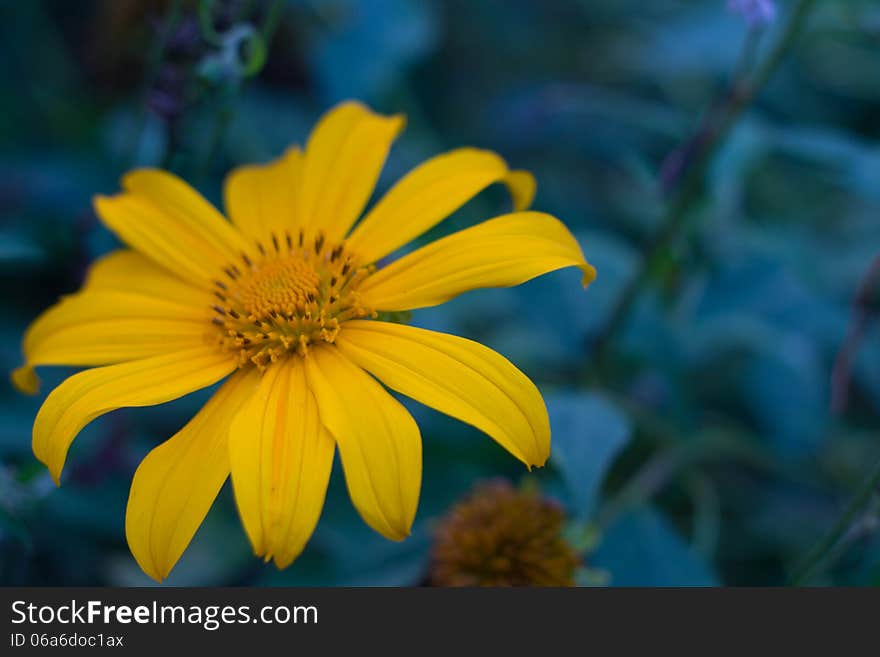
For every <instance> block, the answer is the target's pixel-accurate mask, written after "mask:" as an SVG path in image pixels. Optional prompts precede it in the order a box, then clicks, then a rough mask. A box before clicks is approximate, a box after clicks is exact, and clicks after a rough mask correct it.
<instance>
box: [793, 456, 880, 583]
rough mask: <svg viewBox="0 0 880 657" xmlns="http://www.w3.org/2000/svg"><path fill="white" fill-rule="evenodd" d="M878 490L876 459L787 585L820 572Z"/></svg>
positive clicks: (879, 464)
mask: <svg viewBox="0 0 880 657" xmlns="http://www.w3.org/2000/svg"><path fill="white" fill-rule="evenodd" d="M878 490H880V461H877V464H876V465H875V466H874V468H873V469H872V470H871V472H870V473H869V474H868V476H867V477H866V478H865V481H864V482H863V483H862V485H861V487H860V488H859V490H858V491H857V492H856V494H855V496H854V497H853V498H852V500H850V502H849V504H848V505H847V506H846V508H845V509H844V510H843V513H841V515H840V517H839V518H838V519H837V522H836V523H834V526H833V527H832V528H831V529H830V530H829V532H828V533H827V534H826V535H825V536H824V537H823V538H822V539H821V540H820V541H819V542H818V543H817V544H816V545H815V546H814V547H813V549H812V550H810V552H809V553H808V554H807V556H806V557H804V559H803V561H802V562H801V565H800V566H799V567H798V568H797V569H796V570H795V572H794V574H793V575H792V576H791V577H790V578H789V580H788V584H789V586H804V585H806V584H808V583H809V582H810V580H812V579H813V577H814V576H815V575H816V574H818V573H819V572H820V569H821V567H822V566H823V565H824V564H825V563H826V561H827V557H828V555H829V553H830V552H831V551H832V550H833V549H834V547H835V546H836V545H837V544H838V543H839V542H840V540H841V539H842V538H843V536H844V535H845V534H846V533H847V532H848V531H849V529H850V527H852V525H853V523H854V522H855V521H856V519H857V518H858V516H859V515H860V514H861V513H862V512H863V510H864V509H865V507H866V506H867V505H868V503H869V502H870V501H871V498H872V497H873V496H874V495H875V494H876V493H877V492H878Z"/></svg>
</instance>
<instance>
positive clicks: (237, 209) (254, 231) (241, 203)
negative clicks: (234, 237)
mask: <svg viewBox="0 0 880 657" xmlns="http://www.w3.org/2000/svg"><path fill="white" fill-rule="evenodd" d="M301 171H302V152H301V151H300V150H299V148H297V147H293V148H289V149H288V150H287V152H286V153H285V154H284V155H283V156H282V157H279V158H278V159H277V160H274V161H272V162H269V163H268V164H263V165H250V166H243V167H239V168H238V169H235V170H234V171H233V172H232V173H231V174H229V176H228V177H227V178H226V184H225V185H224V189H223V196H224V204H225V206H226V212H227V214H228V215H229V218H230V219H232V222H233V223H234V224H235V225H236V226H238V228H239V230H241V232H242V233H244V234H245V235H247V236H248V237H250V238H251V239H252V240H259V241H261V242H263V243H267V242H269V241H271V236H272V234H273V233H274V234H275V235H276V236H278V237H281V236H283V235H284V234H285V232H286V231H293V230H294V229H295V228H298V227H299V224H298V223H297V221H296V198H297V196H298V190H299V180H300V173H301Z"/></svg>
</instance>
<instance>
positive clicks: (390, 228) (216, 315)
mask: <svg viewBox="0 0 880 657" xmlns="http://www.w3.org/2000/svg"><path fill="white" fill-rule="evenodd" d="M403 125H404V120H403V118H402V117H401V116H390V117H389V116H380V115H377V114H374V113H373V112H371V111H370V110H369V109H367V108H366V107H364V106H363V105H361V104H359V103H355V102H348V103H344V104H342V105H340V106H338V107H336V108H335V109H333V110H331V111H330V112H328V113H327V114H326V115H325V116H324V117H323V118H322V119H321V120H320V122H319V123H318V125H317V126H316V127H315V129H314V131H313V132H312V134H311V136H310V137H309V140H308V143H307V145H306V147H305V150H304V151H300V150H299V149H298V148H295V147H294V148H291V149H290V150H288V151H287V152H286V154H285V155H284V156H283V157H281V158H279V159H278V160H276V161H274V162H272V163H270V164H267V165H264V166H245V167H241V168H239V169H237V170H235V171H233V172H232V174H231V175H230V176H229V177H228V178H227V180H226V184H225V189H224V197H225V206H226V211H227V213H228V215H229V218H230V219H231V223H230V222H228V221H227V220H226V219H225V218H224V217H223V216H222V215H221V214H220V213H219V212H218V211H217V210H216V209H215V208H214V207H213V206H211V205H210V204H209V203H208V202H207V201H206V200H205V199H203V198H202V197H201V196H200V195H199V194H198V193H197V192H196V191H194V190H193V189H192V188H191V187H189V186H188V185H187V184H186V183H184V182H183V181H182V180H180V179H179V178H177V177H175V176H173V175H171V174H169V173H165V172H163V171H157V170H148V169H143V170H137V171H134V172H131V173H129V174H128V175H126V176H125V177H124V178H123V180H122V187H123V189H124V191H123V192H122V193H120V194H118V195H116V196H112V197H103V196H101V197H97V198H96V199H95V209H96V211H97V213H98V216H99V217H100V218H101V219H102V221H103V222H104V224H105V225H106V226H107V227H108V228H110V230H112V231H113V232H114V233H115V234H116V235H117V236H118V237H119V238H120V239H121V240H122V241H123V242H125V243H126V244H127V245H128V246H129V247H130V249H123V250H120V251H116V252H114V253H111V254H109V255H107V256H105V257H103V258H102V259H100V260H99V261H97V262H96V263H95V264H94V265H93V266H92V268H91V270H90V272H89V274H88V277H87V279H86V282H85V284H84V286H83V289H82V290H81V291H80V292H78V293H76V294H73V295H71V296H69V297H66V298H64V299H62V300H61V301H60V302H59V303H58V304H57V305H55V306H53V307H52V308H50V309H48V310H47V311H46V312H45V313H43V314H42V315H41V316H40V317H39V318H38V319H37V320H36V321H35V322H34V323H33V324H32V325H31V327H30V328H29V329H28V331H27V333H26V335H25V338H24V347H23V349H24V354H25V361H26V362H25V364H24V365H23V366H22V367H21V368H19V369H18V370H16V371H15V372H14V373H13V380H14V382H15V383H16V385H17V386H18V387H19V388H21V389H22V390H25V391H30V392H36V389H37V385H38V380H37V377H36V375H35V374H34V367H35V366H39V365H81V366H93V368H92V369H87V370H85V371H83V372H80V373H78V374H75V375H73V376H71V377H70V378H68V379H67V380H65V381H64V382H63V383H61V385H59V386H58V387H57V388H56V389H55V390H53V391H52V392H51V393H50V394H49V396H48V398H47V399H46V401H45V403H44V404H43V406H42V408H41V409H40V411H39V413H38V414H37V417H36V420H35V422H34V431H33V449H34V454H35V455H36V456H37V458H38V459H39V460H40V461H42V462H43V463H44V464H46V466H48V468H49V471H50V472H51V474H52V477H53V478H54V479H55V482H56V483H58V482H59V478H60V476H61V470H62V467H63V466H64V461H65V459H66V456H67V450H68V448H69V446H70V444H71V443H72V442H73V440H74V438H75V437H76V435H77V434H78V433H79V431H80V430H81V429H82V428H83V427H84V426H85V425H86V424H87V423H89V422H90V421H92V420H94V419H95V418H96V417H98V416H100V415H103V414H104V413H107V412H109V411H112V410H114V409H117V408H122V407H133V406H150V405H153V404H161V403H163V402H167V401H169V400H172V399H176V398H178V397H181V396H183V395H186V394H188V393H190V392H193V391H195V390H198V389H200V388H204V387H207V386H210V385H212V384H214V383H216V382H218V381H220V380H221V379H224V378H225V379H226V381H225V382H224V383H223V384H222V386H221V387H220V388H219V389H218V390H217V392H216V393H215V394H214V396H213V397H212V398H211V400H210V401H208V403H207V404H206V405H205V406H204V408H202V409H201V410H200V411H199V413H198V414H197V415H196V416H195V417H194V418H193V419H192V420H191V421H190V422H189V423H188V424H187V425H186V426H184V427H183V429H181V430H180V431H179V432H178V433H177V434H176V435H174V436H173V437H172V438H171V439H170V440H168V441H167V442H165V443H162V444H161V445H159V446H158V447H156V448H155V449H153V451H152V452H150V453H149V454H148V455H147V456H146V458H145V459H144V460H143V462H142V463H141V464H140V466H139V467H138V469H137V472H136V473H135V475H134V480H133V481H132V485H131V493H130V496H129V500H128V508H127V510H126V522H125V528H126V537H127V539H128V544H129V547H130V549H131V551H132V554H133V555H134V557H135V559H136V560H137V562H138V564H140V566H141V568H142V569H143V570H144V571H145V572H146V573H147V574H148V575H150V576H151V577H153V578H154V579H157V580H162V579H163V578H165V577H166V576H167V575H168V573H169V572H170V570H171V568H172V567H173V566H174V564H175V563H176V562H177V560H178V559H179V558H180V555H181V554H182V553H183V551H184V550H185V549H186V546H187V545H188V544H189V542H190V540H191V539H192V537H193V535H194V534H195V532H196V530H197V529H198V527H199V525H200V524H201V522H202V520H203V519H204V517H205V514H206V513H207V512H208V509H209V507H210V506H211V504H212V503H213V501H214V498H215V497H216V496H217V493H218V492H219V490H220V488H221V487H222V485H223V483H224V482H225V480H226V478H227V477H228V476H229V475H230V474H231V476H232V484H233V490H234V492H235V499H236V504H237V506H238V510H239V513H240V515H241V519H242V522H243V524H244V527H245V530H246V532H247V535H248V537H249V538H250V541H251V543H252V545H253V548H254V552H255V553H256V554H257V555H259V556H262V557H264V558H265V559H266V561H268V560H270V559H274V561H275V564H276V565H277V566H278V567H279V568H284V567H286V566H287V565H289V564H290V563H291V562H292V561H293V560H294V559H295V558H296V556H297V555H298V554H299V553H300V552H301V551H302V549H303V547H304V546H305V544H306V541H307V540H308V538H309V536H310V535H311V533H312V531H313V529H314V527H315V525H316V523H317V521H318V517H319V515H320V513H321V508H322V506H323V503H324V496H325V493H326V489H327V483H328V479H329V476H330V469H331V464H332V462H333V455H334V451H335V449H337V448H338V450H339V455H340V458H341V460H342V467H343V470H344V472H345V480H346V484H347V486H348V491H349V494H350V496H351V499H352V501H353V503H354V505H355V507H356V508H357V510H358V511H359V512H360V514H361V516H362V517H363V519H364V520H365V521H366V523H367V524H368V525H369V526H370V527H372V528H373V529H375V530H376V531H378V532H379V533H381V534H382V535H384V536H386V537H388V538H390V539H393V540H401V539H403V538H405V537H406V536H407V534H408V533H409V531H410V527H411V525H412V522H413V517H414V516H415V512H416V506H417V503H418V497H419V488H420V484H421V471H422V463H421V458H422V457H421V438H420V435H419V429H418V427H417V426H416V423H415V421H414V420H413V419H412V417H411V416H410V414H409V413H408V412H407V411H406V410H405V408H404V407H403V406H402V405H401V404H400V403H399V402H398V401H397V400H396V399H395V398H394V397H393V396H392V395H391V394H389V393H388V392H387V391H386V389H385V388H384V387H383V385H381V384H380V383H379V382H380V381H381V383H383V384H385V386H387V387H388V388H391V389H392V390H395V391H397V392H399V393H402V394H404V395H406V396H408V397H411V398H413V399H415V400H417V401H419V402H421V403H423V404H426V405H428V406H431V407H433V408H435V409H437V410H439V411H441V412H444V413H447V414H448V415H451V416H453V417H455V418H458V419H459V420H461V421H463V422H467V423H469V424H471V425H473V426H475V427H477V428H479V429H481V430H482V431H484V432H485V433H487V434H488V435H489V436H491V437H492V438H494V439H495V440H496V441H497V442H498V443H499V444H501V445H502V446H503V447H504V448H506V449H507V450H508V451H509V452H510V453H511V454H513V455H514V456H515V457H517V458H518V459H520V460H521V461H523V462H524V463H525V464H526V465H528V466H531V465H542V464H543V463H544V462H545V460H546V459H547V456H548V453H549V449H550V431H549V425H548V420H547V411H546V408H545V406H544V402H543V400H542V398H541V395H540V393H539V392H538V390H537V388H535V386H534V384H533V383H532V382H531V381H529V379H528V378H526V376H525V375H523V374H522V372H520V371H519V370H518V369H516V367H514V366H513V365H512V364H511V363H510V362H508V361H507V360H506V359H504V358H503V357H502V356H500V355H498V354H497V353H495V352H493V351H491V350H490V349H488V348H486V347H484V346H482V345H480V344H478V343H475V342H472V341H470V340H465V339H463V338H459V337H455V336H451V335H445V334H442V333H436V332H433V331H427V330H424V329H419V328H414V327H409V326H402V325H399V324H392V323H387V322H382V321H377V320H376V319H375V318H376V314H377V312H379V311H401V310H410V309H414V308H423V307H427V306H434V305H437V304H440V303H443V302H445V301H447V300H449V299H451V298H453V297H455V296H457V295H459V294H461V293H462V292H465V291H467V290H471V289H474V288H480V287H506V286H513V285H518V284H520V283H522V282H524V281H527V280H529V279H531V278H534V277H535V276H539V275H541V274H543V273H546V272H549V271H553V270H556V269H560V268H563V267H569V266H575V267H579V268H580V269H581V270H582V271H583V282H584V285H586V284H587V283H589V282H590V281H591V280H592V279H593V277H594V276H595V271H594V270H593V268H592V267H591V266H590V265H589V264H587V263H586V261H585V260H584V257H583V254H582V253H581V250H580V248H579V247H578V245H577V243H576V242H575V240H574V238H573V237H572V235H571V234H570V233H569V231H568V230H567V229H566V228H565V226H563V225H562V224H561V223H560V222H559V221H558V220H557V219H555V218H553V217H551V216H549V215H546V214H542V213H538V212H525V211H522V210H524V209H525V208H526V207H528V205H529V204H530V203H531V200H532V197H533V196H534V190H535V184H534V180H533V178H532V177H531V175H530V174H528V173H526V172H523V171H511V170H509V169H508V168H507V166H506V164H505V163H504V161H503V160H502V159H501V158H500V157H498V156H497V155H495V154H494V153H491V152H488V151H483V150H476V149H472V148H462V149H458V150H454V151H451V152H449V153H445V154H443V155H440V156H437V157H435V158H433V159H431V160H429V161H427V162H425V163H424V164H422V165H421V166H419V167H417V168H416V169H414V170H413V171H412V172H410V173H409V174H408V175H406V176H405V177H404V178H403V179H402V180H400V181H399V182H398V183H397V184H396V185H395V186H394V187H392V188H391V190H390V191H388V193H387V194H385V196H384V197H383V198H382V199H381V200H379V201H378V202H377V203H376V204H375V205H374V206H373V207H372V208H371V209H370V211H369V212H367V213H366V215H365V216H364V217H363V218H362V219H361V220H360V222H358V223H357V225H355V222H356V221H357V219H358V218H359V217H360V216H361V214H362V212H363V210H364V208H365V206H366V204H367V201H368V199H369V197H370V195H371V194H372V192H373V188H374V186H375V184H376V180H377V178H378V177H379V173H380V170H381V168H382V166H383V164H384V161H385V158H386V156H387V154H388V150H389V148H390V147H391V143H392V141H393V140H394V138H395V137H396V136H397V134H398V133H399V132H400V131H401V129H402V128H403ZM496 182H502V183H504V184H506V185H507V187H508V188H509V189H510V191H511V195H512V196H513V199H514V205H515V207H516V210H517V212H513V213H511V214H507V215H504V216H500V217H497V218H495V219H491V220H489V221H486V222H484V223H481V224H479V225H476V226H474V227H472V228H468V229H465V230H462V231H459V232H457V233H454V234H452V235H450V236H448V237H445V238H443V239H439V240H437V241H435V242H433V243H431V244H429V245H427V246H424V247H422V248H419V249H416V250H414V251H413V252H411V253H409V254H407V255H404V256H402V257H401V258H399V259H398V260H396V261H395V262H393V263H391V264H389V265H387V266H384V267H381V268H378V270H377V267H376V265H375V263H376V262H377V261H379V260H380V259H382V258H384V257H385V256H387V255H388V254H390V253H392V252H393V251H395V250H396V249H398V248H399V247H401V246H403V245H404V244H406V243H407V242H409V241H410V240H412V239H413V238H415V237H417V236H419V235H420V234H422V233H424V232H425V231H426V230H428V229H430V228H431V227H433V226H435V225H436V224H437V223H439V222H440V221H441V220H442V219H443V218H445V217H446V216H448V215H449V214H451V213H452V212H453V211H455V210H456V209H457V208H459V207H460V206H462V205H463V204H464V203H466V202H467V201H468V200H469V199H470V198H472V197H473V196H474V195H476V194H477V193H479V192H480V191H481V190H482V189H484V188H486V187H487V186H489V185H491V184H492V183H496ZM353 226H354V228H352V227H353ZM374 377H375V378H374ZM377 379H378V381H377Z"/></svg>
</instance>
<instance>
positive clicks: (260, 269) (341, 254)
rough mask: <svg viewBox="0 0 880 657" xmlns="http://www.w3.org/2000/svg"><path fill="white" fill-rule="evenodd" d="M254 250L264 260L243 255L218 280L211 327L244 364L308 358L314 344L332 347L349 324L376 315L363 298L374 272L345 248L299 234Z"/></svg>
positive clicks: (273, 238) (273, 240)
mask: <svg viewBox="0 0 880 657" xmlns="http://www.w3.org/2000/svg"><path fill="white" fill-rule="evenodd" d="M256 246H257V250H258V255H254V256H249V255H247V254H242V256H241V262H240V263H231V264H230V265H229V266H227V267H225V268H224V269H223V272H222V276H219V277H218V278H217V280H215V281H214V285H215V290H214V296H215V297H216V302H215V303H214V304H213V306H212V307H213V309H214V312H215V315H214V317H213V319H212V322H213V324H214V325H215V326H216V327H218V329H219V342H220V344H221V345H222V346H223V347H224V348H226V349H229V350H230V351H234V352H237V353H238V355H239V362H240V364H241V366H248V365H255V366H257V367H259V368H261V369H262V368H264V367H265V366H266V365H268V364H269V363H271V362H275V361H277V360H279V359H280V358H282V357H285V356H287V355H292V354H299V355H301V356H304V355H305V354H306V353H307V352H308V348H309V345H311V344H314V343H316V342H321V341H323V342H333V341H334V340H335V339H336V335H337V334H338V333H339V328H340V326H341V325H342V323H343V322H345V321H346V320H349V319H355V318H359V317H366V316H370V315H372V314H373V312H372V310H371V309H369V308H366V307H364V306H363V305H362V304H361V303H360V299H359V296H358V293H357V287H358V284H359V283H360V282H361V281H362V280H363V279H364V278H365V277H366V276H368V275H369V274H370V273H371V272H372V271H373V267H372V265H369V266H360V265H358V263H357V260H356V259H355V257H354V255H353V254H351V253H349V252H347V251H346V249H345V245H344V244H328V243H327V242H326V240H325V238H324V235H323V233H318V234H317V235H316V236H314V237H309V236H307V234H306V233H305V232H304V231H302V230H300V231H299V233H298V234H297V235H296V236H295V237H294V236H292V235H290V234H289V233H287V234H285V235H284V236H283V237H281V238H279V237H278V236H277V235H272V236H271V242H270V243H269V245H268V246H266V245H264V244H262V243H259V242H258V243H257V245H256Z"/></svg>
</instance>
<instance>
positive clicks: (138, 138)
mask: <svg viewBox="0 0 880 657" xmlns="http://www.w3.org/2000/svg"><path fill="white" fill-rule="evenodd" d="M182 13H183V2H182V0H174V1H173V2H172V3H171V7H170V8H169V10H168V17H167V18H166V19H165V23H164V25H162V27H161V28H160V30H159V36H158V38H157V39H156V40H155V41H154V43H153V46H152V48H151V49H150V54H149V55H148V57H147V66H146V69H147V70H146V75H145V76H144V92H143V94H144V99H143V102H142V103H141V108H140V112H139V116H138V128H137V130H135V131H134V133H133V134H134V135H135V140H134V142H133V144H132V147H131V155H130V157H129V160H130V161H131V162H134V161H135V159H136V154H137V152H138V149H139V148H140V144H141V142H142V141H143V135H144V130H146V126H147V114H148V113H149V109H148V108H147V104H148V103H147V101H148V96H149V93H150V89H152V87H153V85H154V84H155V83H156V78H158V76H159V69H160V67H161V66H162V59H163V57H164V56H165V48H166V46H167V45H168V42H169V41H170V40H171V36H172V35H173V34H174V30H176V29H177V25H178V23H179V22H180V18H181V16H182ZM172 150H173V148H172V146H171V140H170V139H169V145H168V148H167V149H166V152H165V153H164V154H163V157H162V165H163V167H164V166H165V165H166V164H167V162H168V161H169V160H170V157H171V155H170V151H172Z"/></svg>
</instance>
